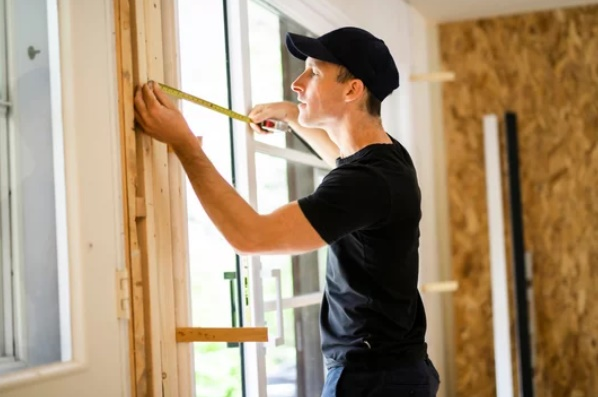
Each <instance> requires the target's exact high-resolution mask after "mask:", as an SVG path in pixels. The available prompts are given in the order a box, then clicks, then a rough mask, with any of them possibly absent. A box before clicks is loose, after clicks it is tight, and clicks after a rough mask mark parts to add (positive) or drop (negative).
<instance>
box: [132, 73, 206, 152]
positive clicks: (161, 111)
mask: <svg viewBox="0 0 598 397" xmlns="http://www.w3.org/2000/svg"><path fill="white" fill-rule="evenodd" d="M135 120H137V123H138V124H139V125H140V126H141V128H142V129H143V132H144V133H146V134H147V135H149V136H151V137H152V138H154V139H157V140H159V141H160V142H164V143H166V144H168V145H171V146H172V147H173V148H174V149H175V150H176V149H177V147H182V146H184V145H186V144H187V143H188V142H190V141H191V140H195V139H196V138H195V136H194V135H193V133H192V132H191V129H190V128H189V125H188V124H187V122H186V121H185V119H184V117H183V115H182V114H181V112H180V111H179V110H178V109H177V108H176V106H175V105H174V104H173V103H172V101H171V100H170V99H169V98H168V96H167V95H166V93H165V92H164V91H162V90H161V89H160V86H159V85H158V84H157V83H153V82H149V83H147V84H144V85H143V86H142V87H139V88H137V90H136V92H135Z"/></svg>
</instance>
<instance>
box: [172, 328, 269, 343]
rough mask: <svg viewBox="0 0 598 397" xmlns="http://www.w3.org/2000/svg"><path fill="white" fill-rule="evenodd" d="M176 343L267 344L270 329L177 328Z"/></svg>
mask: <svg viewBox="0 0 598 397" xmlns="http://www.w3.org/2000/svg"><path fill="white" fill-rule="evenodd" d="M176 341H177V342H179V343H182V342H267V341H268V328H266V327H255V328H251V327H243V328H202V327H196V328H177V330H176Z"/></svg>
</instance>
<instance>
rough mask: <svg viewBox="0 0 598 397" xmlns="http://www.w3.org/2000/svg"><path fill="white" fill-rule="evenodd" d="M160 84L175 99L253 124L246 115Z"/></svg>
mask: <svg viewBox="0 0 598 397" xmlns="http://www.w3.org/2000/svg"><path fill="white" fill-rule="evenodd" d="M158 84H160V88H162V90H163V91H164V92H166V93H167V94H169V95H172V96H173V97H175V98H179V99H184V100H186V101H189V102H191V103H195V104H196V105H200V106H203V107H205V108H208V109H210V110H213V111H215V112H218V113H221V114H224V115H225V116H228V117H230V118H233V119H237V120H240V121H243V122H245V123H251V122H252V120H251V119H250V118H249V117H247V116H244V115H242V114H240V113H237V112H235V111H234V110H230V109H228V108H225V107H222V106H220V105H216V104H215V103H212V102H210V101H206V100H205V99H202V98H199V97H196V96H194V95H191V94H188V93H186V92H184V91H181V90H178V89H176V88H174V87H170V86H168V85H166V84H162V83H158Z"/></svg>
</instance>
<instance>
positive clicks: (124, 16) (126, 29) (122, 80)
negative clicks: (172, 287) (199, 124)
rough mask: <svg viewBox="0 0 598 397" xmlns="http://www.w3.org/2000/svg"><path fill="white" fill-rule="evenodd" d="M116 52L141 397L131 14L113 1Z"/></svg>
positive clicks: (120, 0)
mask: <svg viewBox="0 0 598 397" xmlns="http://www.w3.org/2000/svg"><path fill="white" fill-rule="evenodd" d="M114 12H115V26H116V29H115V30H116V52H117V59H118V61H117V62H118V65H117V67H118V73H117V76H118V88H119V90H118V94H119V115H120V134H121V148H122V149H121V151H122V160H121V161H122V164H123V167H122V172H123V208H124V220H125V227H124V231H125V242H126V245H125V250H126V260H127V262H126V263H127V270H128V271H129V275H130V277H129V280H130V291H131V299H130V304H131V310H130V313H131V319H130V321H129V360H130V361H129V366H130V373H131V381H130V384H131V396H144V395H147V391H148V374H147V371H146V370H147V368H146V354H147V351H146V347H145V318H144V317H145V315H144V310H143V302H144V292H143V271H142V258H141V252H140V249H141V248H140V246H139V235H138V233H137V222H136V214H137V197H136V180H137V161H136V158H137V148H136V142H135V140H136V138H135V115H134V112H133V87H134V82H133V72H134V71H133V56H132V45H133V44H132V34H133V32H132V26H131V17H132V14H131V13H132V11H131V8H130V3H129V0H115V1H114Z"/></svg>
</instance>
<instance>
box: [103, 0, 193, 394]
mask: <svg viewBox="0 0 598 397" xmlns="http://www.w3.org/2000/svg"><path fill="white" fill-rule="evenodd" d="M114 11H115V21H116V23H115V26H116V39H117V55H118V61H119V65H118V70H119V74H118V76H119V98H120V116H121V117H120V121H121V144H122V160H123V164H124V167H123V191H124V192H125V194H124V195H123V200H124V203H123V205H124V208H125V223H126V225H125V230H126V233H125V234H126V241H127V265H128V269H129V272H130V288H131V294H130V295H131V321H130V335H131V336H130V338H129V340H130V342H131V345H130V347H131V349H130V352H131V357H130V364H131V395H134V396H159V395H160V396H161V395H162V394H163V393H164V395H166V396H179V395H181V396H189V395H191V393H190V389H191V382H190V378H189V377H190V370H189V371H185V370H184V369H183V367H184V365H187V366H188V368H191V359H190V357H191V355H190V345H183V346H178V347H177V345H176V339H175V331H176V323H177V321H178V322H179V323H181V324H182V325H186V324H187V322H188V310H187V311H185V308H188V302H187V299H186V296H187V295H186V294H185V292H186V291H188V289H187V288H186V285H184V286H183V288H179V291H183V293H182V294H179V295H178V296H177V298H178V299H177V304H178V306H179V307H180V308H181V309H182V310H178V311H177V313H178V315H177V318H176V319H175V299H176V298H175V294H174V283H175V280H176V282H177V284H180V283H181V282H182V283H183V284H184V283H185V282H186V280H188V278H187V277H186V274H185V271H186V268H187V261H186V257H185V255H184V254H183V253H185V252H186V235H185V228H184V226H183V224H182V222H181V221H182V216H183V213H184V201H183V196H182V195H183V192H182V189H181V185H182V175H181V167H180V166H178V165H177V163H176V161H177V160H176V158H175V157H174V154H172V153H169V152H168V150H167V147H166V146H165V145H164V144H161V143H159V142H156V141H153V140H151V139H150V138H149V137H147V136H144V135H142V134H139V133H136V132H135V121H134V112H133V94H134V87H135V86H136V85H138V84H139V83H141V82H146V81H148V80H150V79H153V80H157V81H165V82H167V83H169V84H173V83H176V75H177V68H176V65H175V64H174V65H173V64H172V63H170V64H169V67H168V72H167V73H165V71H164V69H165V67H164V61H163V60H164V59H171V60H172V59H173V56H172V54H173V53H176V41H175V40H174V37H176V35H175V34H174V28H175V21H174V17H173V16H174V1H170V0H166V1H163V2H160V1H159V0H152V1H148V0H115V2H114ZM163 15H166V16H168V18H163ZM163 28H164V31H163ZM165 54H169V55H170V56H165ZM165 77H168V79H165ZM167 80H171V81H167ZM174 252H177V253H178V254H177V255H176V256H175V255H173V253H174ZM175 275H176V276H175ZM175 277H176V279H175ZM181 279H183V281H181ZM179 287H180V285H179ZM179 366H180V367H181V368H180V369H181V371H180V373H181V379H180V381H181V383H180V384H179ZM187 374H188V375H187Z"/></svg>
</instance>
